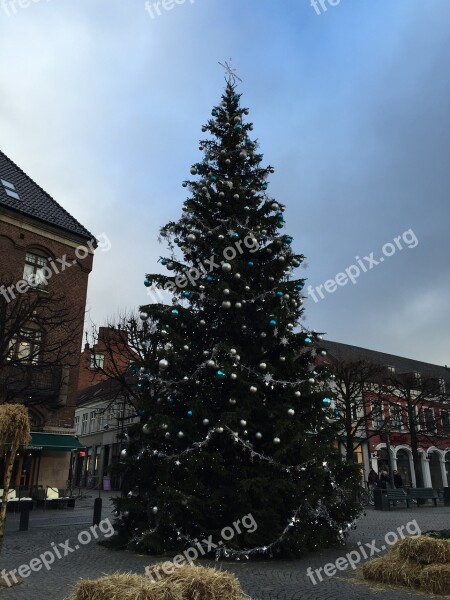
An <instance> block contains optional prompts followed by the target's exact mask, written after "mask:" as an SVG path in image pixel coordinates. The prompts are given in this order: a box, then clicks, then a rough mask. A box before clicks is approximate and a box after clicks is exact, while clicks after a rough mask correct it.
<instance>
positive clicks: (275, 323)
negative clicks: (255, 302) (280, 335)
mask: <svg viewBox="0 0 450 600" xmlns="http://www.w3.org/2000/svg"><path fill="white" fill-rule="evenodd" d="M269 325H270V326H271V327H276V326H277V321H276V319H270V321H269Z"/></svg>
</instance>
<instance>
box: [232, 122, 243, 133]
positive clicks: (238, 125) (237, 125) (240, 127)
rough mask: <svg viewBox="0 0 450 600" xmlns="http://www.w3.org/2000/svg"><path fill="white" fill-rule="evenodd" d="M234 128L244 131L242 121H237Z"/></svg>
mask: <svg viewBox="0 0 450 600" xmlns="http://www.w3.org/2000/svg"><path fill="white" fill-rule="evenodd" d="M234 128H235V129H236V131H242V125H241V124H240V123H236V125H235V126H234Z"/></svg>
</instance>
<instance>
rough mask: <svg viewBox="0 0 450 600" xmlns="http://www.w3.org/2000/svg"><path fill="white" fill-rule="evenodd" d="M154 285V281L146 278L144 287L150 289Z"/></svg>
mask: <svg viewBox="0 0 450 600" xmlns="http://www.w3.org/2000/svg"><path fill="white" fill-rule="evenodd" d="M152 283H153V282H152V280H151V279H149V278H148V277H146V278H145V279H144V285H145V287H150V286H151V285H152Z"/></svg>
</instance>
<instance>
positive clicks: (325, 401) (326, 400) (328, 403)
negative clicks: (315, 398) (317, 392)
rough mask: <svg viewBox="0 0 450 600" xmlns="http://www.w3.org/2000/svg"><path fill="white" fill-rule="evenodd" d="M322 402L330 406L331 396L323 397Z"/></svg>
mask: <svg viewBox="0 0 450 600" xmlns="http://www.w3.org/2000/svg"><path fill="white" fill-rule="evenodd" d="M322 404H323V405H324V406H330V404H331V398H323V400H322Z"/></svg>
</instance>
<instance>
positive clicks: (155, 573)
mask: <svg viewBox="0 0 450 600" xmlns="http://www.w3.org/2000/svg"><path fill="white" fill-rule="evenodd" d="M167 571H169V572H167ZM170 571H172V572H170ZM146 572H147V575H148V576H149V577H150V578H152V579H153V580H154V581H166V582H167V583H169V584H173V583H175V584H176V585H177V586H178V587H179V588H180V589H181V594H182V598H183V600H248V598H249V597H248V596H247V595H246V594H244V593H243V591H242V589H241V586H240V584H239V581H238V580H237V578H236V577H235V576H234V575H233V574H232V573H228V572H227V571H219V570H218V569H213V568H211V567H198V566H195V565H180V566H175V565H174V564H173V563H167V562H166V563H164V562H162V563H157V564H155V565H151V566H150V567H149V568H148V569H147V570H146Z"/></svg>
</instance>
